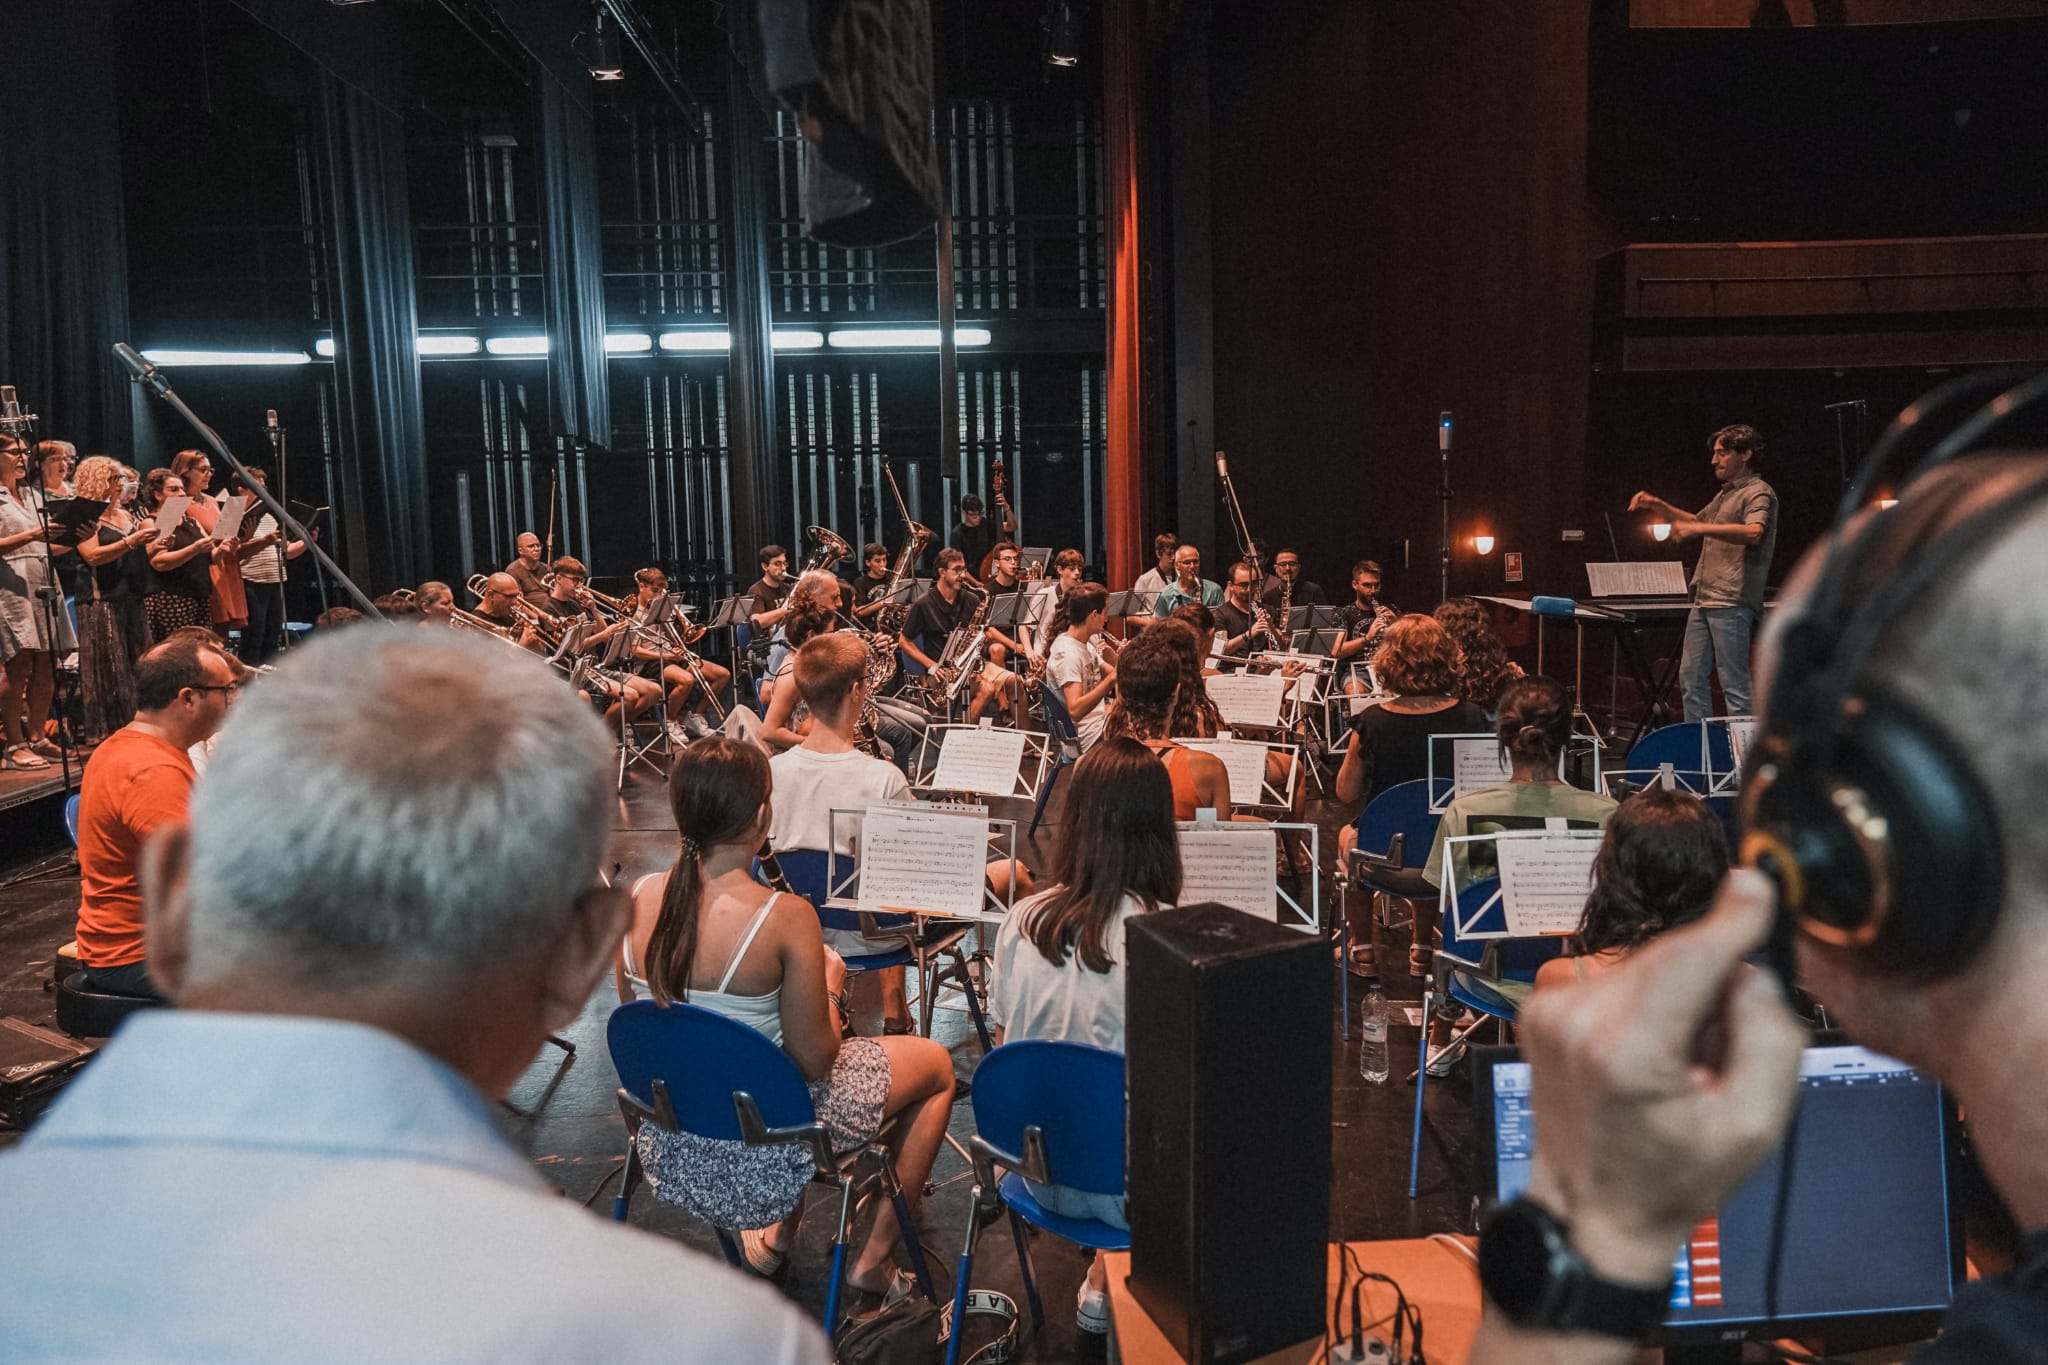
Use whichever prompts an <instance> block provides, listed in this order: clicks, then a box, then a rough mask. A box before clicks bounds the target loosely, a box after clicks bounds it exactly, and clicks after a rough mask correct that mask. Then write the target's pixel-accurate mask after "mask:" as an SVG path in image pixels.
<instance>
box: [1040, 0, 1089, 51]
mask: <svg viewBox="0 0 2048 1365" xmlns="http://www.w3.org/2000/svg"><path fill="white" fill-rule="evenodd" d="M1044 22H1045V61H1046V65H1048V66H1079V65H1080V64H1081V24H1080V21H1079V20H1078V19H1076V18H1075V17H1074V7H1073V5H1072V4H1071V3H1069V0H1049V3H1047V5H1046V7H1045V21H1044Z"/></svg>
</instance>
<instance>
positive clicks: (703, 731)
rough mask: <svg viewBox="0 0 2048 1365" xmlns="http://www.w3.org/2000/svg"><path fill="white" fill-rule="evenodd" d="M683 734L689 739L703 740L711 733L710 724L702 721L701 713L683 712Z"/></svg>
mask: <svg viewBox="0 0 2048 1365" xmlns="http://www.w3.org/2000/svg"><path fill="white" fill-rule="evenodd" d="M683 733H684V734H685V735H686V736H688V737H689V738H691V739H704V738H706V737H707V736H709V735H710V733H711V725H710V722H708V721H706V720H705V719H704V715H703V713H702V712H701V711H685V712H684V713H683Z"/></svg>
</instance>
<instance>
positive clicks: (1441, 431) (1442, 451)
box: [1436, 412, 1456, 602]
mask: <svg viewBox="0 0 2048 1365" xmlns="http://www.w3.org/2000/svg"><path fill="white" fill-rule="evenodd" d="M1455 420H1456V419H1455V418H1453V417H1452V415H1451V414H1450V413H1448V412H1440V413H1438V414H1437V415H1436V449H1437V456H1438V458H1439V459H1440V460H1442V462H1443V480H1442V482H1441V483H1439V484H1438V485H1437V490H1436V495H1437V497H1438V498H1439V499H1440V500H1441V501H1442V502H1443V505H1444V507H1443V513H1444V517H1443V519H1444V538H1443V543H1442V544H1441V545H1440V546H1439V547H1438V564H1439V574H1440V576H1441V578H1442V580H1443V582H1442V584H1441V593H1442V595H1441V597H1440V598H1439V600H1440V601H1444V602H1448V601H1450V600H1451V426H1452V423H1453V422H1454V421H1455Z"/></svg>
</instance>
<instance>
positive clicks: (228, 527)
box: [213, 493, 249, 540]
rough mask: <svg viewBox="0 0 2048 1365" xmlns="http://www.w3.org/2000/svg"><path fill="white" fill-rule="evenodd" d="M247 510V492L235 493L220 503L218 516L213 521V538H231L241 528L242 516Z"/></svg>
mask: <svg viewBox="0 0 2048 1365" xmlns="http://www.w3.org/2000/svg"><path fill="white" fill-rule="evenodd" d="M248 510H249V498H248V495H247V494H244V493H237V494H235V496H233V497H232V498H229V499H228V500H227V501H226V502H224V503H222V504H221V505H220V517H219V519H218V520H216V521H215V522H214V523H213V538H214V539H215V540H232V539H234V537H235V535H236V533H238V532H239V531H240V530H241V529H242V517H243V515H244V514H245V513H247V512H248Z"/></svg>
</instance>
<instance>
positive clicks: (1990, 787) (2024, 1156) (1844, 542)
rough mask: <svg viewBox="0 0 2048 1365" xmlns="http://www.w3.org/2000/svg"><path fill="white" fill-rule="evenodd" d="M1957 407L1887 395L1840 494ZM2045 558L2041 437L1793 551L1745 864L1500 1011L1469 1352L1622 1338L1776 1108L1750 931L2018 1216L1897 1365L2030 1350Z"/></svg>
mask: <svg viewBox="0 0 2048 1365" xmlns="http://www.w3.org/2000/svg"><path fill="white" fill-rule="evenodd" d="M2017 392H2018V391H2015V393H2017ZM1986 396H1987V393H1986V391H1985V389H1984V388H1983V383H1982V379H1981V377H1979V378H1978V379H1977V387H1975V388H1974V389H1973V388H1970V387H1968V386H1967V381H1959V382H1958V384H1955V385H1951V386H1950V387H1949V388H1948V389H1945V390H1942V391H1938V392H1937V394H1936V395H1933V396H1931V397H1930V398H1929V399H1926V400H1923V401H1922V402H1921V403H1919V404H1916V405H1915V406H1914V407H1913V408H1912V409H1909V410H1908V413H1907V415H1906V417H1904V418H1902V420H1901V422H1900V423H1899V424H1898V425H1896V426H1895V427H1894V428H1893V430H1892V432H1891V433H1888V436H1887V438H1886V440H1885V441H1881V442H1880V443H1879V450H1877V451H1874V452H1873V456H1872V460H1871V463H1870V466H1869V468H1868V470H1867V471H1866V475H1865V476H1864V477H1863V478H1861V479H1860V480H1859V483H1858V484H1857V486H1856V487H1854V488H1852V490H1851V492H1850V494H1849V495H1848V496H1847V497H1846V498H1845V500H1844V505H1845V506H1846V507H1849V508H1857V507H1860V506H1864V505H1866V498H1867V495H1868V494H1869V493H1870V492H1871V489H1872V487H1873V486H1874V483H1875V477H1876V474H1877V473H1878V471H1879V470H1880V469H1881V467H1882V462H1881V461H1880V460H1879V456H1880V455H1881V454H1884V453H1886V451H1887V449H1889V450H1890V451H1892V452H1893V453H1895V452H1896V449H1897V447H1899V446H1901V445H1906V444H1910V443H1917V442H1919V441H1920V440H1922V439H1925V438H1923V437H1917V436H1915V435H1913V434H1912V429H1914V428H1922V429H1925V428H1928V427H1931V426H1934V425H1937V423H1935V422H1933V421H1931V420H1930V417H1931V416H1932V415H1938V413H1939V409H1941V408H1942V407H1943V406H1944V405H1945V404H1952V403H1954V402H1956V401H1958V400H1959V399H1964V398H1966V399H1968V400H1969V410H1975V408H1976V404H1977V403H1978V402H1979V401H1981V400H1982V399H1983V398H1984V397H1986ZM2014 397H2015V394H2008V395H2006V396H2005V397H2004V398H2003V399H2001V400H2000V405H2001V406H2000V407H1993V408H1986V409H1984V410H1983V413H1982V414H1981V415H1980V420H1979V421H1978V422H1972V423H1971V424H1970V425H1969V426H1967V427H1964V428H1962V431H1963V432H1964V433H1965V434H1967V433H1969V432H1970V431H1971V429H1972V428H1974V427H1978V426H1980V425H1985V426H1988V425H1990V424H1992V422H1993V421H1994V420H1995V419H1997V418H1999V417H2000V416H2001V415H2002V411H2001V409H2002V407H2010V406H2013V404H2012V403H2011V401H2010V400H2012V399H2014ZM1977 435H1978V440H1977V441H1976V442H1975V444H1977V445H1980V446H1982V445H1987V444H1989V437H1990V433H1989V432H1978V433H1977ZM1955 443H1956V444H1957V445H1961V444H1962V443H1963V438H1962V437H1961V436H1959V437H1957V438H1956V439H1955ZM1947 453H1948V451H1947V448H1946V444H1944V445H1942V446H1937V447H1935V453H1934V455H1933V456H1932V457H1930V462H1931V463H1937V464H1938V463H1939V461H1940V460H1941V459H1942V458H1943V457H1945V456H1946V455H1947ZM2044 571H2048V455H2041V454H2034V455H1998V456H1980V457H1970V458H1965V459H1958V460H1953V461H1952V462H1950V463H1947V464H1945V465H1940V466H1939V467H1937V468H1935V469H1934V471H1933V472H1932V473H1929V474H1925V475H1923V476H1921V477H1920V478H1918V479H1916V480H1914V481H1913V482H1912V483H1911V484H1909V485H1908V486H1907V488H1906V489H1905V490H1904V492H1903V493H1902V495H1901V500H1900V502H1899V503H1898V505H1897V506H1896V507H1895V508H1893V509H1892V510H1889V511H1863V512H1860V513H1858V514H1857V515H1855V516H1854V517H1851V518H1849V519H1847V520H1845V522H1844V525H1843V528H1842V530H1841V532H1840V535H1839V536H1835V537H1829V538H1828V539H1827V540H1824V541H1823V542H1822V543H1821V545H1820V547H1819V548H1818V549H1816V550H1815V551H1814V552H1813V553H1811V554H1809V555H1808V556H1807V558H1806V560H1805V561H1804V562H1803V563H1802V564H1801V565H1800V567H1799V569H1798V570H1797V571H1796V572H1795V574H1794V575H1793V579H1792V581H1791V583H1789V584H1788V585H1787V588H1786V592H1785V600H1784V602H1783V604H1782V605H1781V607H1780V610H1779V613H1778V615H1777V616H1776V617H1775V618H1774V620H1773V622H1772V625H1771V627H1770V628H1769V629H1768V630H1767V631H1766V632H1765V638H1764V645H1763V650H1762V653H1761V660H1760V662H1761V664H1762V671H1761V679H1762V681H1763V683H1764V686H1765V692H1764V695H1765V697H1766V699H1767V700H1766V705H1765V707H1764V710H1763V713H1762V716H1761V726H1762V728H1761V731H1760V733H1759V735H1758V737H1757V740H1756V741H1755V742H1756V744H1757V746H1758V748H1757V751H1756V753H1755V754H1754V755H1753V757H1752V760H1751V765H1750V772H1749V776H1748V779H1747V781H1746V783H1745V788H1744V793H1743V801H1744V812H1743V814H1744V820H1743V823H1744V826H1745V829H1746V831H1747V832H1746V834H1745V837H1744V840H1743V861H1744V862H1746V863H1749V864H1752V865H1753V867H1752V868H1744V869H1738V870H1737V871H1735V872H1733V873H1731V874H1730V876H1729V878H1728V880H1727V882H1726V883H1725V884H1724V886H1723V887H1722V890H1721V892H1720V894H1719V896H1718V898H1717V900H1716V904H1715V906H1714V908H1713V910H1712V911H1711V912H1710V913H1709V914H1708V915H1707V916H1706V917H1705V918H1704V919H1701V920H1699V921H1698V922H1696V923H1694V924H1690V925H1687V926H1684V927H1682V928H1679V929H1675V930H1672V931H1671V932H1669V933H1667V934H1665V935H1663V936H1661V937H1659V938H1658V939H1657V940H1656V941H1655V942H1652V943H1650V944H1648V945H1646V946H1644V947H1642V948H1641V949H1639V950H1638V951H1636V952H1635V953H1633V954H1631V955H1630V956H1629V958H1628V959H1627V960H1626V961H1624V962H1622V963H1620V964H1619V965H1617V966H1616V967H1615V968H1614V969H1613V970H1611V971H1608V972H1604V973H1600V974H1598V975H1594V976H1592V977H1590V978H1589V979H1588V980H1586V981H1584V982H1582V983H1579V984H1576V985H1568V986H1565V987H1563V988H1561V989H1559V990H1557V991H1554V992H1553V991H1551V990H1549V989H1547V988H1546V989H1545V990H1543V991H1540V992H1538V993H1537V994H1536V995H1535V996H1534V997H1533V998H1531V999H1530V1000H1529V1002H1528V1005H1527V1007H1526V1009H1525V1011H1524V1012H1523V1014H1522V1016H1521V1019H1520V1021H1519V1025H1520V1026H1519V1028H1518V1032H1519V1033H1520V1035H1521V1040H1522V1045H1523V1048H1524V1055H1525V1057H1527V1059H1528V1060H1529V1061H1530V1062H1531V1063H1532V1070H1533V1078H1534V1085H1533V1090H1532V1094H1531V1104H1532V1107H1533V1110H1534V1113H1535V1116H1536V1126H1537V1130H1538V1131H1539V1132H1540V1133H1541V1134H1542V1139H1541V1142H1540V1144H1539V1146H1538V1148H1537V1150H1536V1153H1535V1158H1534V1164H1533V1167H1532V1171H1531V1178H1530V1181H1529V1184H1528V1186H1527V1193H1526V1195H1525V1197H1524V1198H1523V1199H1520V1200H1517V1201H1516V1202H1515V1203H1513V1204H1510V1205H1508V1206H1507V1207H1506V1208H1505V1209H1503V1210H1502V1211H1501V1212H1500V1213H1497V1214H1496V1215H1495V1216H1494V1218H1493V1219H1492V1220H1491V1221H1490V1222H1489V1224H1488V1226H1487V1230H1486V1232H1485V1234H1484V1235H1483V1237H1482V1239H1481V1249H1480V1262H1481V1279H1482V1282H1483V1283H1484V1284H1485V1286H1486V1291H1487V1297H1488V1302H1487V1308H1486V1314H1485V1318H1484V1321H1483V1323H1482V1326H1481V1328H1480V1332H1479V1335H1478V1337H1477V1338H1476V1339H1475V1341H1474V1344H1473V1348H1472V1352H1471V1354H1470V1356H1469V1359H1470V1360H1472V1361H1474V1362H1480V1365H1492V1362H1498V1361H1510V1360H1512V1361H1529V1360H1542V1361H1546V1362H1553V1363H1556V1365H1562V1363H1563V1362H1607V1361H1613V1362H1621V1361H1624V1360H1632V1359H1634V1358H1635V1351H1636V1344H1635V1343H1636V1340H1637V1339H1638V1337H1639V1335H1640V1333H1642V1332H1643V1331H1645V1330H1647V1328H1648V1327H1649V1326H1650V1325H1653V1324H1654V1323H1655V1322H1656V1321H1658V1320H1659V1318H1660V1317H1661V1316H1662V1311H1663V1307H1664V1304H1665V1302H1666V1300H1667V1298H1668V1292H1669V1283H1670V1277H1671V1273H1672V1272H1671V1267H1672V1261H1673V1257H1674V1255H1675V1253H1676V1251H1677V1249H1678V1247H1679V1245H1680V1244H1681V1242H1682V1241H1683V1240H1684V1238H1685V1236H1686V1234H1687V1230H1688V1229H1689V1228H1690V1227H1692V1226H1693V1224H1694V1222H1695V1220H1697V1219H1699V1218H1700V1217H1702V1216H1703V1215H1704V1214H1705V1213H1706V1212H1707V1211H1709V1210H1711V1209H1713V1208H1715V1207H1716V1206H1717V1205H1718V1204H1719V1203H1720V1201H1721V1200H1722V1199H1723V1198H1724V1197H1725V1196H1727V1195H1728V1194H1730V1193H1731V1192H1732V1191H1734V1190H1735V1189H1736V1188H1737V1187H1738V1186H1739V1185H1740V1184H1741V1183H1742V1181H1743V1180H1744V1179H1746V1178H1747V1177H1748V1175H1749V1174H1750V1172H1751V1171H1752V1170H1753V1169H1754V1168H1755V1167H1756V1166H1757V1165H1758V1164H1759V1163H1760V1162H1761V1161H1763V1159H1764V1158H1765V1157H1766V1156H1767V1155H1768V1154H1769V1153H1770V1152H1771V1151H1772V1150H1773V1148H1775V1147H1776V1145H1777V1144H1778V1142H1779V1141H1780V1139H1781V1136H1782V1135H1783V1133H1784V1130H1785V1128H1786V1125H1787V1123H1788V1122H1789V1120H1790V1116H1791V1113H1792V1109H1793V1105H1794V1101H1795V1095H1796V1093H1797V1092H1796V1087H1797V1082H1798V1071H1799V1056H1800V1048H1801V1046H1802V1044H1803V1043H1804V1042H1805V1041H1806V1037H1807V1034H1806V1030H1805V1029H1804V1028H1803V1027H1802V1026H1801V1025H1800V1023H1799V1021H1798V1020H1797V1019H1796V1018H1795V1016H1794V1015H1793V1014H1792V1012H1791V1010H1790V1009H1788V1008H1787V1006H1786V1003H1785V999H1784V992H1783V989H1782V988H1781V986H1780V984H1779V980H1778V977H1777V976H1776V975H1774V974H1773V973H1772V972H1770V971H1766V970H1764V969H1762V968H1759V967H1756V966H1752V965H1749V963H1748V961H1747V959H1749V958H1751V957H1752V955H1754V954H1757V953H1758V952H1759V951H1760V950H1764V949H1765V948H1766V946H1767V945H1770V946H1771V947H1772V949H1773V951H1772V952H1771V958H1772V961H1773V964H1774V965H1775V966H1777V967H1778V973H1779V974H1789V971H1790V966H1789V963H1787V962H1785V961H1784V957H1785V954H1784V953H1783V952H1782V951H1781V945H1783V944H1784V943H1785V942H1786V940H1787V938H1788V937H1796V944H1797V960H1798V969H1799V975H1800V984H1801V985H1802V986H1803V987H1804V988H1805V989H1806V990H1807V991H1809V992H1810V993H1812V994H1813V996H1814V997H1815V998H1816V999H1819V1000H1822V1001H1824V1002H1825V1003H1826V1004H1827V1007H1828V1009H1829V1011H1830V1013H1831V1014H1833V1015H1835V1016H1836V1018H1837V1019H1838V1020H1839V1021H1840V1022H1841V1024H1842V1026H1843V1027H1844V1029H1845V1030H1846V1031H1847V1033H1848V1034H1849V1036H1850V1037H1851V1038H1852V1039H1853V1040H1854V1041H1855V1042H1857V1043H1859V1044H1861V1045H1863V1046H1866V1047H1869V1048H1872V1049H1875V1050H1877V1051H1879V1052H1882V1053H1886V1054H1888V1055H1891V1056H1895V1057H1897V1058H1899V1059H1901V1060H1903V1061H1905V1062H1907V1063H1909V1064H1910V1065H1912V1066H1914V1067H1917V1068H1919V1069H1920V1070H1921V1071H1923V1072H1925V1073H1927V1074H1930V1075H1932V1076H1934V1077H1935V1078H1937V1079H1939V1080H1940V1081H1941V1082H1942V1083H1943V1084H1944V1085H1945V1086H1946V1087H1947V1088H1948V1089H1949V1091H1950V1092H1951V1094H1952V1095H1953V1096H1954V1097H1955V1099H1956V1100H1957V1101H1958V1102H1959V1103H1960V1104H1961V1106H1962V1108H1963V1110H1964V1111H1965V1112H1967V1113H1968V1115H1969V1119H1970V1133H1971V1139H1972V1143H1973V1146H1974V1150H1975V1152H1976V1155H1977V1156H1978V1158H1979V1160H1980V1162H1981V1164H1982V1166H1983V1169H1984V1171H1985V1173H1986V1174H1987V1176H1988V1177H1989V1178H1990V1180H1991V1182H1992V1184H1993V1185H1994V1187H1995V1188H1996V1189H1997V1191H1998V1193H1999V1194H2000V1196H2001V1197H2002V1198H2003V1199H2004V1201H2005V1202H2006V1205H2007V1206H2008V1208H2009V1209H2010V1210H2011V1212H2012V1214H2013V1215H2014V1218H2015V1219H2016V1221H2017V1223H2018V1225H2019V1227H2020V1229H2021V1230H2022V1232H2023V1233H2024V1234H2025V1241H2024V1243H2023V1244H2022V1246H2021V1248H2020V1252H2019V1262H2018V1264H2017V1265H2016V1266H2015V1267H2014V1269H2013V1271H2012V1273H2011V1274H2009V1275H1996V1276H1989V1277H1986V1278H1983V1279H1980V1280H1977V1281H1974V1282H1972V1283H1971V1284H1970V1285H1969V1286H1968V1287H1966V1288H1965V1289H1963V1290H1962V1291H1961V1292H1960V1293H1959V1294H1958V1295H1957V1296H1956V1299H1955V1301H1954V1303H1953V1305H1952V1306H1951V1307H1950V1309H1949V1312H1948V1314H1947V1320H1946V1326H1945V1330H1944V1331H1943V1334H1942V1336H1941V1338H1940V1339H1939V1340H1938V1341H1937V1342H1935V1343H1934V1344H1932V1345H1930V1346H1928V1347H1925V1348H1923V1349H1922V1350H1921V1351H1920V1352H1919V1353H1918V1354H1916V1355H1914V1356H1913V1357H1912V1360H1913V1361H1914V1362H1915V1365H1947V1363H1948V1362H1963V1361H1990V1360H2001V1361H2003V1360H2039V1359H2042V1358H2044V1357H2048V1108H2044V1106H2043V1105H2042V1104H2041V1102H2040V1096H2039V1079H2038V1071H2039V1061H2038V1058H2039V1055H2040V1051H2041V1047H2039V1046H2036V1044H2040V1045H2044V1046H2048V1020H2044V1016H2043V1013H2042V1010H2041V1008H2040V998H2041V996H2040V983H2041V981H2042V979H2043V977H2044V976H2048V932H2044V930H2048V842H2044V841H2042V840H2040V839H2038V838H2035V837H2033V836H2032V834H2031V830H2032V827H2033V822H2034V818H2035V813H2036V812H2037V811H2038V810H2039V809H2040V806H2041V803H2042V800H2043V799H2044V797H2048V753H2044V752H2042V751H2041V749H2040V748H2039V747H2037V746H2035V745H2032V744H2029V743H2026V742H2024V738H2025V737H2027V736H2031V735H2034V734H2037V733H2038V731H2039V720H2040V715H2039V701H2038V698H2037V697H2036V695H2035V692H2034V689H2033V688H2031V687H2028V686H2024V685H2021V686H2015V685H2013V683H2014V680H2015V679H2031V678H2036V677H2040V676H2042V675H2043V674H2044V673H2048V607H2044V606H2043V601H2044V599H2043V598H2042V597H2041V595H2040V594H2038V593H2032V592H2026V591H2021V590H2017V589H2016V587H2015V585H2018V584H2024V583H2028V582H2033V581H2038V580H2039V578H2040V576H2041V575H2042V573H2043V572H2044ZM1781 917H1782V918H1781ZM1518 1252H1519V1253H1523V1254H1520V1255H1518V1254H1517V1253H1518ZM1531 1252H1534V1253H1536V1254H1534V1255H1530V1254H1527V1253H1531Z"/></svg>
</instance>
